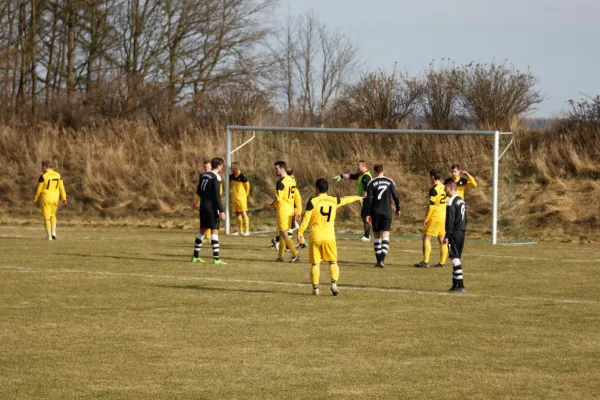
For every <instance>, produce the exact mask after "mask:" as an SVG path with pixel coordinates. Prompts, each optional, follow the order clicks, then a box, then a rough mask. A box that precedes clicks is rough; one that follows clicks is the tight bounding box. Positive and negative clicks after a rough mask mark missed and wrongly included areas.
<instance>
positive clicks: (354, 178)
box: [348, 174, 360, 181]
mask: <svg viewBox="0 0 600 400" xmlns="http://www.w3.org/2000/svg"><path fill="white" fill-rule="evenodd" d="M359 176H360V174H350V175H349V176H348V179H352V180H353V181H357V180H358V177H359Z"/></svg>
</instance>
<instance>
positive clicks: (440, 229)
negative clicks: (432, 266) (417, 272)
mask: <svg viewBox="0 0 600 400" xmlns="http://www.w3.org/2000/svg"><path fill="white" fill-rule="evenodd" d="M441 176H442V173H441V172H440V171H439V170H437V169H432V170H431V171H429V178H430V179H431V183H432V184H433V187H432V188H431V189H429V207H428V208H427V215H426V216H425V221H424V222H423V227H424V228H425V233H424V234H423V261H421V262H420V263H417V264H415V267H416V268H429V256H430V255H431V238H432V237H434V236H437V238H438V242H439V243H440V262H439V263H438V264H437V265H436V267H440V268H441V267H443V266H444V263H445V262H446V259H447V258H448V245H446V244H444V236H445V235H446V231H445V224H446V192H445V190H444V184H443V183H442V182H441V181H440V178H441Z"/></svg>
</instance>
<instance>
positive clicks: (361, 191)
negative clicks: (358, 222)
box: [333, 160, 373, 242]
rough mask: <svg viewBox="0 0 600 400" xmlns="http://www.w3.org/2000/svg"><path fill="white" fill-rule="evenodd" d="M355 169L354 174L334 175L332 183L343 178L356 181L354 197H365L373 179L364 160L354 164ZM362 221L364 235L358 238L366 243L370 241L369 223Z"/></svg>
mask: <svg viewBox="0 0 600 400" xmlns="http://www.w3.org/2000/svg"><path fill="white" fill-rule="evenodd" d="M356 167H357V168H358V172H357V173H356V174H340V175H336V176H334V177H333V181H334V182H339V181H341V180H342V179H344V178H346V179H351V180H357V181H358V184H357V185H356V195H357V196H359V197H365V196H366V195H367V193H366V190H367V185H368V184H369V181H370V180H371V179H372V178H373V177H372V176H371V173H370V172H369V169H368V168H367V162H366V161H365V160H360V161H359V162H358V163H357V164H356ZM361 206H362V203H361ZM361 215H362V213H361ZM362 221H363V228H364V235H363V236H362V237H361V238H360V240H362V241H364V242H368V241H369V240H371V225H370V224H369V223H367V221H366V220H365V219H364V218H362Z"/></svg>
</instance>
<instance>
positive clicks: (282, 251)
mask: <svg viewBox="0 0 600 400" xmlns="http://www.w3.org/2000/svg"><path fill="white" fill-rule="evenodd" d="M286 246H287V242H285V241H284V240H283V239H282V238H280V239H279V258H283V255H284V254H285V247H286Z"/></svg>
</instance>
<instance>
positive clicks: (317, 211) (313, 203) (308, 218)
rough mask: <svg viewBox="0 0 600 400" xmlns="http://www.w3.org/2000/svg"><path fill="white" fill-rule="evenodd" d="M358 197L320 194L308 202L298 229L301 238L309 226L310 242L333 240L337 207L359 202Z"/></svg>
mask: <svg viewBox="0 0 600 400" xmlns="http://www.w3.org/2000/svg"><path fill="white" fill-rule="evenodd" d="M360 199H361V198H360V196H346V197H341V198H340V197H334V196H329V195H328V194H327V193H322V194H320V195H318V196H315V197H313V198H311V199H310V200H308V203H306V211H305V212H304V217H303V218H302V223H301V224H300V229H298V235H299V236H302V234H303V233H304V231H306V229H307V228H308V227H309V226H310V241H311V242H319V241H326V240H335V216H336V210H337V209H338V207H342V206H345V205H346V204H350V203H353V202H355V201H360Z"/></svg>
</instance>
